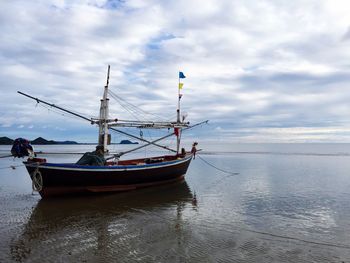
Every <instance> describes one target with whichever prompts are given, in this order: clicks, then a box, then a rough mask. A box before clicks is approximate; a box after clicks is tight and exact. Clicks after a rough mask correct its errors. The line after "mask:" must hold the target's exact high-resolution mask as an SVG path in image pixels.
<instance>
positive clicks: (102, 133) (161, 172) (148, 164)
mask: <svg viewBox="0 0 350 263" xmlns="http://www.w3.org/2000/svg"><path fill="white" fill-rule="evenodd" d="M109 72H110V66H108V73H107V84H106V85H105V87H104V93H103V98H102V100H101V106H100V115H99V116H100V117H99V118H98V119H93V118H87V117H85V116H82V115H80V114H77V113H75V112H72V111H69V110H67V109H64V108H62V107H59V106H57V105H54V104H51V103H48V102H46V101H43V100H41V99H38V98H35V97H32V96H30V95H28V94H25V93H23V92H20V91H19V92H18V93H20V94H21V95H24V96H26V97H29V98H31V99H33V100H35V101H36V102H37V103H44V104H46V105H48V106H50V107H53V108H55V109H59V110H61V111H64V112H67V113H70V114H72V115H74V116H76V117H79V118H82V119H85V120H87V121H89V122H90V123H91V124H93V125H98V127H99V136H98V144H99V145H100V146H101V147H102V149H103V154H102V155H103V160H105V162H104V163H103V164H102V165H86V164H80V163H79V162H78V163H51V162H47V161H46V159H43V158H37V157H29V158H28V160H27V161H25V162H23V163H24V165H25V166H26V168H27V171H28V173H29V175H30V178H31V180H32V183H33V189H34V190H36V191H38V192H39V193H40V195H41V196H42V197H50V196H60V195H69V194H83V193H101V192H117V191H128V190H134V189H138V188H144V187H150V186H155V185H162V184H167V183H173V182H177V181H181V180H184V176H185V174H186V172H187V169H188V167H189V165H190V163H191V159H192V156H193V150H192V151H191V152H186V151H185V150H184V149H183V148H182V149H181V150H180V138H181V133H182V131H184V130H187V129H190V128H193V127H195V126H198V125H201V124H203V123H206V122H207V121H204V122H200V123H197V124H195V125H192V126H191V125H190V123H189V122H185V121H184V120H185V117H184V116H183V117H182V118H181V117H180V100H181V97H182V95H181V94H180V89H181V88H182V85H183V84H182V83H180V79H181V78H185V76H184V74H183V73H182V72H180V73H179V89H178V90H179V92H178V108H177V120H176V121H174V122H163V121H154V122H153V121H133V120H119V119H116V118H114V119H110V118H109V116H108V115H109V98H108V94H109V90H108V86H109ZM114 127H129V128H130V127H131V128H136V129H168V130H169V129H173V132H171V133H169V134H167V135H165V136H163V137H161V138H158V139H156V140H153V141H148V140H146V139H144V138H143V137H142V136H140V137H137V136H135V135H132V134H129V133H127V132H125V131H122V130H120V129H116V128H114ZM109 130H113V131H116V132H118V133H121V134H123V135H126V136H130V137H131V138H134V139H138V140H140V141H142V142H144V143H145V144H143V145H141V146H138V147H136V148H134V149H131V150H128V151H125V152H120V153H117V154H113V155H111V154H110V153H109V151H108V145H109V144H110V139H111V137H110V133H109ZM170 136H176V138H177V148H176V150H174V149H171V148H169V147H167V146H164V145H160V144H158V142H159V141H161V140H164V139H165V138H168V137H170ZM150 145H153V146H158V147H161V148H163V149H166V150H169V151H171V152H173V154H172V155H163V156H155V157H148V158H141V159H130V160H120V157H121V156H122V155H125V154H127V153H130V152H133V151H136V150H139V149H141V148H143V147H146V146H150Z"/></svg>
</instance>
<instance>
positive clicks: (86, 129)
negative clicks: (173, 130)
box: [0, 0, 350, 142]
mask: <svg viewBox="0 0 350 263" xmlns="http://www.w3.org/2000/svg"><path fill="white" fill-rule="evenodd" d="M349 14H350V4H349V2H348V1H340V0H332V1H326V0H324V1H320V0H308V1H305V0H304V1H299V0H294V1H289V0H288V1H287V0H285V1H284V0H278V1H277V0H276V1H274V0H269V1H263V0H262V1H255V0H244V1H243V0H241V1H234V0H233V1H232V0H206V1H200V0H177V1H164V0H163V1H159V0H149V1H141V0H131V1H128V0H125V1H115V0H110V1H105V0H76V1H74V0H72V1H61V0H41V1H40V0H38V1H27V0H22V1H20V0H18V1H17V0H12V1H0V36H1V41H0V83H1V85H0V92H1V96H0V113H1V114H0V136H8V137H11V138H15V137H19V136H21V137H26V138H29V139H33V138H36V137H38V136H42V137H45V138H49V139H56V140H61V139H72V140H78V141H81V142H87V141H95V139H96V132H97V129H96V127H94V126H91V125H89V124H88V123H85V122H84V121H81V120H78V119H76V118H72V117H69V116H62V115H61V114H57V113H56V112H54V111H52V110H50V109H47V108H44V107H42V106H40V104H39V105H36V103H35V102H34V101H32V100H30V99H27V98H25V97H23V96H20V95H18V94H17V91H18V90H20V91H23V92H26V93H29V94H31V95H33V96H35V97H39V98H42V99H44V100H48V101H50V102H52V103H55V104H57V105H60V106H63V107H67V108H69V109H73V110H75V111H76V112H79V113H82V114H84V115H86V116H88V117H96V116H97V115H98V110H99V99H100V97H101V96H102V92H103V86H104V85H105V81H106V70H107V65H108V64H110V65H111V78H110V88H111V90H112V91H113V92H114V93H115V94H117V95H118V96H120V97H122V98H123V99H125V100H127V101H128V102H129V103H132V104H133V105H137V106H139V107H141V109H142V110H144V111H146V112H150V113H154V114H158V115H161V117H162V118H163V119H169V118H171V117H174V116H175V110H176V103H177V83H178V72H179V70H181V71H183V72H184V73H185V75H186V79H185V80H184V88H183V98H182V108H183V112H186V113H187V114H188V117H187V118H188V120H189V121H191V122H192V123H195V122H198V121H201V120H206V119H209V120H210V124H209V125H207V126H204V127H201V128H199V129H197V130H193V131H191V132H190V136H194V137H196V136H198V137H200V138H201V139H215V138H219V139H222V140H231V141H235V142H350V74H349V70H350V16H349ZM128 105H129V104H128ZM124 106H125V105H124ZM129 106H130V105H129ZM111 113H112V115H113V117H118V118H127V119H130V118H132V117H133V116H130V115H128V114H129V113H128V111H126V110H125V109H124V108H123V107H121V106H120V105H119V104H118V103H117V101H115V100H113V99H112V98H111ZM143 117H144V116H143Z"/></svg>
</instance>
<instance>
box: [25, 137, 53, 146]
mask: <svg viewBox="0 0 350 263" xmlns="http://www.w3.org/2000/svg"><path fill="white" fill-rule="evenodd" d="M30 143H31V144H33V145H47V144H57V143H56V142H55V141H53V140H50V141H48V140H46V139H44V138H43V137H38V138H36V139H35V140H32V141H31V142H30Z"/></svg>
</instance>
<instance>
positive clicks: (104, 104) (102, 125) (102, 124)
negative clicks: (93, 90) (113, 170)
mask: <svg viewBox="0 0 350 263" xmlns="http://www.w3.org/2000/svg"><path fill="white" fill-rule="evenodd" d="M110 68H111V66H110V65H108V71H107V82H106V86H105V88H104V92H103V98H102V99H101V107H100V119H99V122H98V125H99V133H98V144H99V145H103V148H104V151H105V153H108V149H107V145H108V144H109V143H110V135H109V133H108V104H109V98H108V97H107V95H108V85H109V72H110Z"/></svg>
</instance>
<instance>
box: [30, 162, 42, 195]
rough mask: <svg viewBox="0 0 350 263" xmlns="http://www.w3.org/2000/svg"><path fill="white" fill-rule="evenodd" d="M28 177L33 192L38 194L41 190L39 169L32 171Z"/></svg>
mask: <svg viewBox="0 0 350 263" xmlns="http://www.w3.org/2000/svg"><path fill="white" fill-rule="evenodd" d="M30 177H31V178H32V187H33V191H37V192H40V191H41V190H42V189H43V177H42V176H41V172H40V171H39V167H37V168H36V169H35V170H34V172H33V173H32V174H31V176H30Z"/></svg>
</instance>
